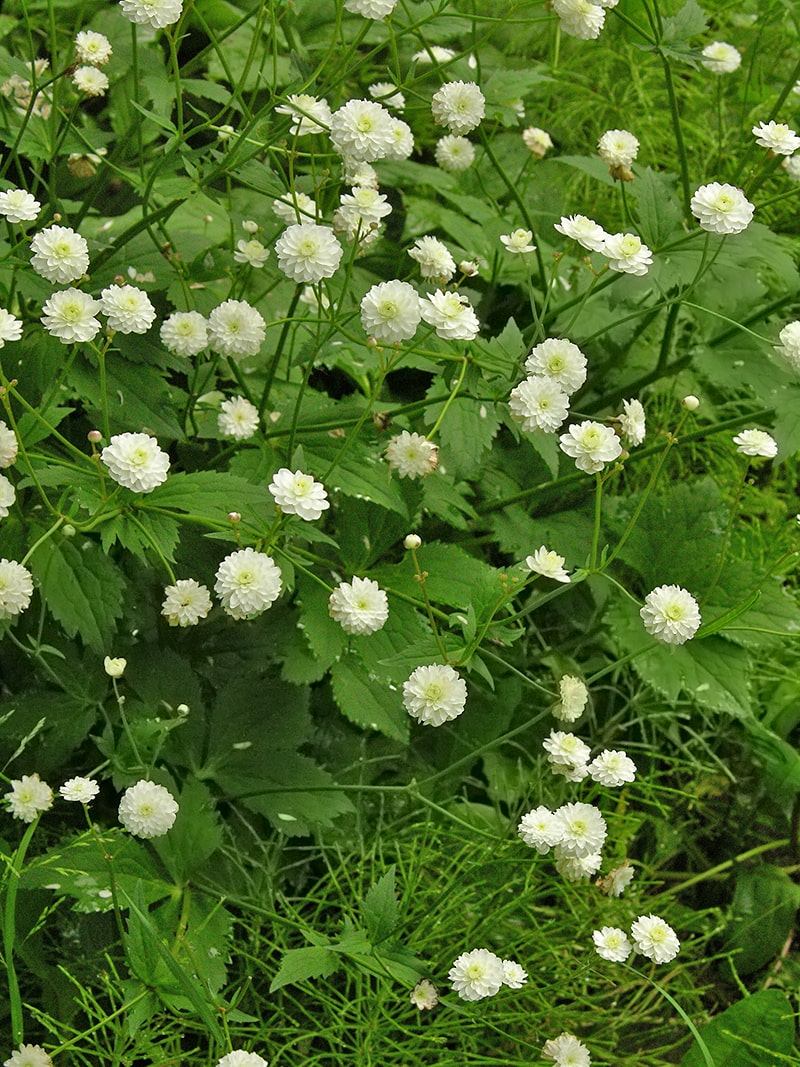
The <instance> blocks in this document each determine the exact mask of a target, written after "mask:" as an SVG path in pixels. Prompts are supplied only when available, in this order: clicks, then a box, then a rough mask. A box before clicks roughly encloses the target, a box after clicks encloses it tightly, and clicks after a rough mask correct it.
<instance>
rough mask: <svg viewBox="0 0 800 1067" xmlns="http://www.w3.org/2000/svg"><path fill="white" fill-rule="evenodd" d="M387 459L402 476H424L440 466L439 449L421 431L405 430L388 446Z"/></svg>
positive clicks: (392, 467) (412, 477)
mask: <svg viewBox="0 0 800 1067" xmlns="http://www.w3.org/2000/svg"><path fill="white" fill-rule="evenodd" d="M386 460H387V462H388V464H389V467H390V468H391V469H392V470H393V471H397V473H398V475H399V476H400V477H401V478H411V479H414V478H424V477H425V476H426V475H428V474H433V472H434V471H435V470H436V468H437V467H438V466H439V449H438V447H437V446H436V445H435V444H434V443H433V442H432V441H429V440H428V439H427V438H426V437H423V436H422V434H421V433H409V432H408V430H403V431H402V433H399V434H398V435H397V436H396V437H393V438H392V439H391V441H390V442H389V444H388V445H387V446H386Z"/></svg>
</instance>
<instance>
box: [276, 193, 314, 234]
mask: <svg viewBox="0 0 800 1067" xmlns="http://www.w3.org/2000/svg"><path fill="white" fill-rule="evenodd" d="M316 210H317V209H316V205H315V204H314V201H313V200H312V199H311V197H310V196H306V194H305V193H300V192H296V191H295V192H290V193H284V194H283V196H279V197H278V199H277V200H273V201H272V211H273V213H274V214H275V215H277V217H278V218H279V219H280V220H281V222H283V223H284V224H285V225H286V226H291V225H292V223H295V222H307V221H310V220H311V219H313V218H314V217H315V216H316Z"/></svg>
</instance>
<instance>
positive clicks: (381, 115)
mask: <svg viewBox="0 0 800 1067" xmlns="http://www.w3.org/2000/svg"><path fill="white" fill-rule="evenodd" d="M393 121H394V120H393V118H392V116H391V114H390V112H388V111H387V110H386V108H385V107H382V106H381V105H380V104H378V103H376V102H375V101H374V100H348V101H347V103H346V104H344V105H343V106H342V107H340V108H339V109H338V110H336V111H334V113H333V114H332V115H331V122H330V135H331V141H332V143H333V147H334V148H335V149H336V151H337V152H338V153H339V155H340V156H346V157H347V158H348V159H356V160H359V161H361V162H364V163H374V161H375V160H376V159H383V158H384V156H386V154H387V153H388V152H389V151H390V150H391V149H392V147H393V140H394V139H393V137H392V123H393Z"/></svg>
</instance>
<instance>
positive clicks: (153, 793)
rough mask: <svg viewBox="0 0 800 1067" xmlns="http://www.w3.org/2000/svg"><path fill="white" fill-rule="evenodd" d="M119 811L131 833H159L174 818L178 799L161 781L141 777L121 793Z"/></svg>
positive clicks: (149, 834)
mask: <svg viewBox="0 0 800 1067" xmlns="http://www.w3.org/2000/svg"><path fill="white" fill-rule="evenodd" d="M118 814H119V821H120V822H121V823H122V825H123V826H124V827H125V829H126V830H127V831H128V832H129V833H131V834H133V836H134V837H161V836H162V835H163V834H165V833H166V832H167V830H169V829H170V828H171V827H172V824H173V823H174V822H175V816H176V815H177V814H178V803H177V801H176V800H175V798H174V797H173V795H172V793H170V791H169V790H168V789H165V788H164V786H163V785H156V783H155V782H150V781H145V780H144V779H143V780H142V781H139V782H137V783H136V785H132V786H130V787H129V788H128V789H126V790H125V792H124V793H123V794H122V799H121V800H120V802H119V812H118Z"/></svg>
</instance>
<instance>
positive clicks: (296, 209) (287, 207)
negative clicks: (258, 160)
mask: <svg viewBox="0 0 800 1067" xmlns="http://www.w3.org/2000/svg"><path fill="white" fill-rule="evenodd" d="M276 110H277V109H276ZM272 211H273V214H275V215H276V216H277V217H278V218H279V219H280V220H281V222H283V223H285V224H286V225H287V226H291V225H292V224H293V223H298V222H313V220H314V216H315V214H316V205H315V204H314V201H313V200H312V199H311V197H310V196H306V194H305V193H301V192H298V191H297V190H294V191H293V192H289V193H284V194H283V196H279V197H278V199H277V200H273V201H272Z"/></svg>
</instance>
